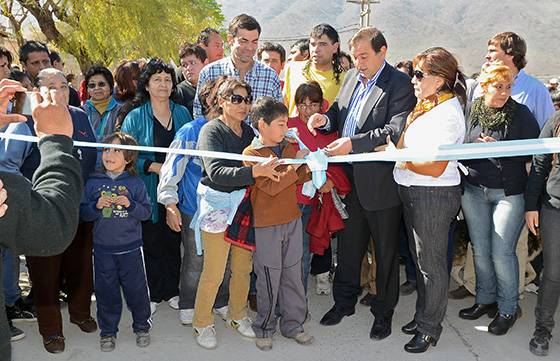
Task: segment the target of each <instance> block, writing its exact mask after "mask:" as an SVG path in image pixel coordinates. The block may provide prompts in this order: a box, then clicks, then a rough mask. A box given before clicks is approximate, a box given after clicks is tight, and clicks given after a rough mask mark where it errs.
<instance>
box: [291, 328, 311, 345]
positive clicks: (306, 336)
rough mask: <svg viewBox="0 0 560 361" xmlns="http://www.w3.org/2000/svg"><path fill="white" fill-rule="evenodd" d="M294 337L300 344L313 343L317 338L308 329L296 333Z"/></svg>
mask: <svg viewBox="0 0 560 361" xmlns="http://www.w3.org/2000/svg"><path fill="white" fill-rule="evenodd" d="M293 339H294V340H295V341H296V342H297V343H299V344H300V345H311V344H312V343H313V341H315V338H313V336H311V334H310V333H308V332H307V331H301V332H300V333H298V334H296V335H295V336H294V337H293Z"/></svg>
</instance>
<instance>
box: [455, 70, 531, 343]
mask: <svg viewBox="0 0 560 361" xmlns="http://www.w3.org/2000/svg"><path fill="white" fill-rule="evenodd" d="M479 82H480V85H481V87H482V89H483V95H482V97H480V98H478V99H476V100H475V101H474V102H473V104H472V107H471V109H470V115H469V120H468V122H467V136H466V138H465V139H466V140H465V141H466V142H467V143H484V142H495V141H501V140H515V139H530V138H536V137H538V135H539V125H538V123H537V121H536V119H535V117H534V116H533V115H532V114H531V112H530V111H529V109H528V108H527V107H526V106H525V105H522V104H519V103H517V102H516V101H514V100H513V99H512V98H511V97H510V95H511V87H512V83H513V75H512V73H511V71H510V70H509V68H508V67H507V66H505V65H504V64H503V63H502V62H494V63H491V64H489V65H488V66H486V67H485V68H483V69H482V72H481V74H480V78H479ZM529 161H531V156H516V157H505V158H488V159H473V160H469V161H465V162H464V164H465V165H466V166H467V167H468V171H469V174H468V176H467V178H466V182H465V191H464V194H463V197H462V201H461V205H462V207H463V214H464V215H465V220H466V221H467V226H468V229H469V235H470V238H471V242H472V245H473V252H474V266H475V271H476V301H475V304H474V305H473V306H472V307H469V308H465V309H463V310H461V311H460V312H459V317H461V318H463V319H467V320H476V319H478V318H480V317H481V316H483V315H485V314H486V315H488V316H489V317H493V318H494V319H493V320H492V322H491V323H490V325H489V326H488V332H490V333H492V334H495V335H504V334H506V333H507V332H508V330H509V329H510V328H511V327H512V326H513V324H514V323H515V321H516V319H517V318H519V317H520V316H521V309H520V308H519V306H518V304H517V303H518V298H519V295H518V289H519V268H518V264H517V263H518V262H517V256H516V254H515V249H516V246H517V240H518V239H519V234H520V232H521V228H522V227H523V216H524V211H525V202H524V199H523V193H524V192H525V186H526V184H527V169H526V163H527V162H529Z"/></svg>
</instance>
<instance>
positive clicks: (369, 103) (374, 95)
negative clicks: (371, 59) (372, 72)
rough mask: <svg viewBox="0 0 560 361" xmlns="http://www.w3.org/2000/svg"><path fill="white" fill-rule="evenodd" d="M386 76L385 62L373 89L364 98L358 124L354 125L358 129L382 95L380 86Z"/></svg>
mask: <svg viewBox="0 0 560 361" xmlns="http://www.w3.org/2000/svg"><path fill="white" fill-rule="evenodd" d="M388 78H389V64H385V68H384V69H383V71H382V72H381V74H380V75H379V79H377V82H376V83H375V85H374V86H373V90H372V91H371V93H369V95H368V97H367V99H366V103H365V104H364V108H363V109H362V113H361V114H360V119H359V120H358V124H357V126H356V128H357V129H358V130H359V129H362V127H363V126H364V123H365V122H366V120H367V117H368V115H369V113H371V110H372V109H373V107H374V106H375V105H376V104H377V102H378V101H379V98H380V97H381V95H383V89H382V88H381V85H383V84H384V83H385V82H386V81H387V80H388Z"/></svg>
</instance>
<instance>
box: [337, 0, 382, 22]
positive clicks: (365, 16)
mask: <svg viewBox="0 0 560 361" xmlns="http://www.w3.org/2000/svg"><path fill="white" fill-rule="evenodd" d="M346 2H347V3H353V4H360V28H364V27H366V26H369V19H370V14H371V4H380V3H381V0H346Z"/></svg>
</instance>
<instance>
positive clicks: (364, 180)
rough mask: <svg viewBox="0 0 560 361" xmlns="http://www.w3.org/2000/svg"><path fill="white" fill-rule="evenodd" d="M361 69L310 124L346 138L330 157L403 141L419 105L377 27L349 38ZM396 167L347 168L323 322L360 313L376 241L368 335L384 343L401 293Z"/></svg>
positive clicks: (370, 164)
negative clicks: (370, 248) (365, 265)
mask: <svg viewBox="0 0 560 361" xmlns="http://www.w3.org/2000/svg"><path fill="white" fill-rule="evenodd" d="M350 47H351V51H352V55H353V56H354V58H355V59H356V68H355V69H352V70H350V71H349V72H348V73H347V74H346V77H345V79H344V83H343V84H342V87H341V89H340V92H339V93H338V98H337V100H336V101H335V102H334V104H333V105H332V106H331V107H330V109H329V111H328V112H327V113H326V114H324V115H321V114H314V115H313V116H312V117H311V118H310V119H309V122H308V127H309V130H310V131H311V132H312V133H315V131H316V129H318V130H319V131H321V132H335V131H338V132H339V134H340V136H341V138H339V139H337V140H336V141H334V142H333V143H331V144H330V145H329V146H328V147H327V152H328V153H329V154H330V155H344V154H349V153H367V152H373V151H374V149H375V148H376V147H378V146H382V145H385V144H386V143H387V139H388V137H390V138H391V140H392V142H393V143H394V144H397V142H398V140H399V137H400V134H401V132H402V130H403V128H404V125H405V122H406V118H407V116H408V114H409V113H410V111H411V110H412V109H413V108H414V105H415V104H416V98H415V97H414V90H413V87H412V84H411V83H410V78H409V77H407V76H406V75H405V74H403V73H401V72H399V71H398V70H396V69H394V68H393V67H392V66H391V65H389V64H387V63H386V62H385V54H386V52H387V42H386V40H385V38H384V37H383V34H382V33H381V32H380V31H379V30H377V29H375V28H371V27H367V28H363V29H361V30H359V31H358V32H357V33H356V34H355V35H354V36H353V37H352V39H351V40H350ZM393 167H394V163H392V162H363V163H354V164H349V165H347V173H348V176H349V177H350V179H351V180H352V182H353V189H352V192H351V193H350V194H349V195H348V196H346V198H345V199H344V203H345V204H346V210H347V211H348V214H349V218H348V219H347V220H346V221H345V223H346V228H345V229H344V230H343V231H341V232H340V233H339V236H338V239H339V241H338V257H337V259H338V265H337V269H336V274H335V277H334V284H333V296H334V301H335V304H334V306H333V307H332V308H331V309H330V310H329V311H328V312H327V313H326V314H325V315H324V316H323V318H322V319H321V324H323V325H335V324H338V323H339V322H340V321H341V319H342V318H343V317H344V316H350V315H352V314H353V313H354V307H355V305H356V301H357V298H358V295H359V293H360V266H361V264H362V259H363V257H364V254H365V252H366V250H367V245H368V243H369V241H370V237H372V238H373V239H374V241H375V259H376V261H377V279H376V286H377V298H376V300H375V303H374V305H373V306H372V309H371V311H372V313H373V314H374V316H375V321H374V323H373V326H372V328H371V332H370V337H371V338H372V339H375V340H382V339H384V338H386V337H387V336H389V335H390V334H391V322H392V317H393V310H394V308H395V306H396V305H397V302H398V296H399V267H398V261H397V254H398V248H399V225H400V220H401V213H402V210H401V203H400V200H399V196H398V194H397V184H396V183H395V181H394V179H393Z"/></svg>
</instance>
